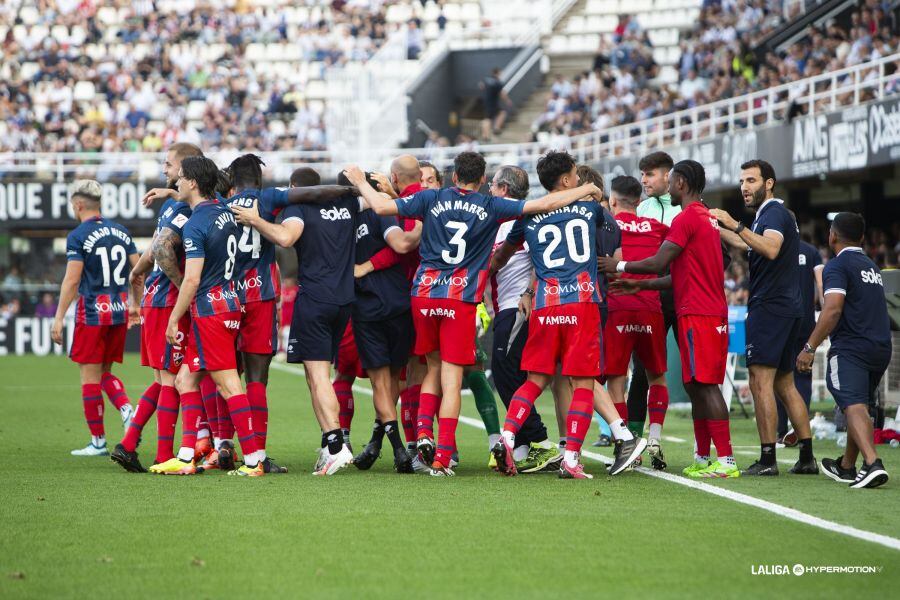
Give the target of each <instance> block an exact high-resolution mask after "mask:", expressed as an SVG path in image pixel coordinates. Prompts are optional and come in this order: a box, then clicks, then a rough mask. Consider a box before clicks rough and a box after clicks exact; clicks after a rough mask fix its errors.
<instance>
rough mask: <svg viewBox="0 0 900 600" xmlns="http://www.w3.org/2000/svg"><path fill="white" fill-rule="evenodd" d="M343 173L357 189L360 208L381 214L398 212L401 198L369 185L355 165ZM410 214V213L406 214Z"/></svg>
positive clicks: (386, 214) (364, 175) (391, 214)
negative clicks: (392, 196)
mask: <svg viewBox="0 0 900 600" xmlns="http://www.w3.org/2000/svg"><path fill="white" fill-rule="evenodd" d="M344 175H345V176H346V177H347V179H348V180H349V181H350V183H352V184H353V185H355V186H356V189H357V190H359V194H360V197H361V198H362V202H361V205H360V208H363V209H365V208H371V209H372V210H373V211H375V214H377V215H381V216H394V215H398V214H400V208H399V205H400V202H401V201H402V199H401V200H394V199H393V198H391V197H390V196H389V195H387V194H383V193H381V192H379V191H378V190H376V189H375V188H373V187H372V186H371V185H369V182H368V181H366V174H365V173H363V171H362V169H360V168H359V167H358V166H356V165H351V166H349V167H347V168H346V169H344ZM406 216H410V215H406Z"/></svg>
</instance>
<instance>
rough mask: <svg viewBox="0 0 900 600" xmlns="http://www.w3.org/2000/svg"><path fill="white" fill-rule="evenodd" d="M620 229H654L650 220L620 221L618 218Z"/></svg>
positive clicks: (631, 230)
mask: <svg viewBox="0 0 900 600" xmlns="http://www.w3.org/2000/svg"><path fill="white" fill-rule="evenodd" d="M616 223H617V224H618V225H619V229H621V230H622V231H628V232H631V233H648V232H650V231H652V230H653V226H652V225H651V224H650V221H619V220H618V219H616Z"/></svg>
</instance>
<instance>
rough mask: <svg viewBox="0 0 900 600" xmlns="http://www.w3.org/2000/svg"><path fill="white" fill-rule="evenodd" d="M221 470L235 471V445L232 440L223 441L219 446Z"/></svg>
mask: <svg viewBox="0 0 900 600" xmlns="http://www.w3.org/2000/svg"><path fill="white" fill-rule="evenodd" d="M219 468H220V469H222V470H223V471H225V472H226V473H227V472H228V471H234V470H235V469H236V468H237V467H236V466H235V464H234V443H233V442H232V441H231V440H223V441H222V444H221V446H219Z"/></svg>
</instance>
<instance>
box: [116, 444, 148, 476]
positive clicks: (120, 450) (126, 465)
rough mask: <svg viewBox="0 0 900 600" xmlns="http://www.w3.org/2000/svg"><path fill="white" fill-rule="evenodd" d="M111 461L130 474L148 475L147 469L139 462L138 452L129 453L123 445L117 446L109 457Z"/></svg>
mask: <svg viewBox="0 0 900 600" xmlns="http://www.w3.org/2000/svg"><path fill="white" fill-rule="evenodd" d="M109 459H110V460H111V461H113V462H114V463H117V464H119V465H121V466H122V468H123V469H125V470H126V471H128V472H129V473H146V472H147V469H145V468H144V467H143V465H141V463H140V461H139V460H138V455H137V452H129V451H128V450H126V449H125V446H123V445H122V444H116V449H115V450H113V451H112V454H110V455H109Z"/></svg>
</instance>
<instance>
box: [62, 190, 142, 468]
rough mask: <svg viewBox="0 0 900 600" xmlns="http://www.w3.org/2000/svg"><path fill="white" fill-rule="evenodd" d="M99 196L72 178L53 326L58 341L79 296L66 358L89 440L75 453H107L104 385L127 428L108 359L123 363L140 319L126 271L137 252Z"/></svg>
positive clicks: (126, 410)
mask: <svg viewBox="0 0 900 600" xmlns="http://www.w3.org/2000/svg"><path fill="white" fill-rule="evenodd" d="M100 195H101V187H100V184H99V183H97V182H96V181H91V180H81V181H76V182H75V184H74V186H73V190H72V200H71V202H72V209H73V211H74V213H75V218H76V219H78V220H79V221H81V224H80V225H79V226H78V227H76V228H75V229H74V230H73V231H72V232H71V233H70V234H69V235H68V237H67V238H66V260H67V264H66V275H65V278H64V279H63V282H62V285H61V286H60V294H59V306H58V307H57V310H56V318H55V319H54V321H53V329H52V337H53V341H54V342H56V343H57V344H62V342H63V339H62V327H63V319H64V317H65V314H66V311H67V310H68V309H69V306H70V305H71V304H72V301H73V300H74V299H75V297H76V296H77V297H78V304H77V308H76V310H75V332H74V336H73V339H72V347H71V349H70V351H69V356H70V357H71V359H72V361H73V362H75V363H78V366H79V369H80V371H81V397H82V398H81V399H82V406H83V408H84V416H85V420H86V421H87V425H88V429H90V432H91V443H90V444H88V445H87V446H86V447H85V448H83V449H79V450H73V451H72V454H73V455H75V456H102V455H105V454H107V450H106V437H105V433H104V430H103V391H104V389H103V388H106V389H105V391H106V393H107V396H109V400H110V402H112V403H113V404H114V405H115V406H116V408H117V409H119V411H120V413H121V414H122V421H123V423H124V424H125V427H126V429H127V428H128V422H129V421H130V420H131V415H132V408H131V404H130V403H129V402H128V397H127V396H126V395H125V394H124V387H123V385H122V382H121V381H120V380H119V379H118V378H116V377H115V376H114V375H113V374H112V372H111V369H112V363H114V362H117V363H120V362H122V352H123V350H124V348H125V332H126V331H127V329H128V327H130V326H131V325H134V324H137V323H138V311H137V307H136V303H137V297H139V296H140V293H141V292H140V286H137V289H133V290H132V294H133V297H134V299H135V302H134V304H132V305H131V308H129V300H128V274H129V272H130V271H131V269H132V267H133V266H134V265H136V264H137V262H138V258H139V255H138V253H137V250H135V247H134V242H133V241H132V240H131V234H129V233H128V230H127V229H125V228H124V227H122V226H121V225H119V224H118V223H116V222H115V221H111V220H109V219H106V218H104V217H103V216H101V214H100Z"/></svg>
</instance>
